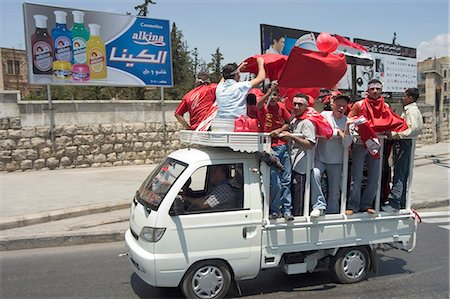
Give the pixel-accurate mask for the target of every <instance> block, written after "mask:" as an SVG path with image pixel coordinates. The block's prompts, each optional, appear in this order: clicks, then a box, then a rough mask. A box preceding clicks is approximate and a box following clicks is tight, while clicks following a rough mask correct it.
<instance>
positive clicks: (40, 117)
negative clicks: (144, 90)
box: [18, 100, 179, 127]
mask: <svg viewBox="0 0 450 299" xmlns="http://www.w3.org/2000/svg"><path fill="white" fill-rule="evenodd" d="M52 105H53V109H54V116H55V124H56V125H61V126H66V125H73V124H103V123H106V124H114V123H133V122H137V123H144V122H157V123H162V122H163V112H162V106H161V103H160V102H159V101H113V100H110V101H53V103H52ZM178 105H179V102H178V101H168V102H165V105H164V110H165V113H164V115H165V120H166V122H175V121H176V119H175V117H174V116H173V112H174V111H175V109H176V108H177V107H178ZM18 106H19V109H20V116H21V121H22V126H25V127H31V126H49V125H50V111H49V110H48V108H49V104H48V102H43V101H19V102H18Z"/></svg>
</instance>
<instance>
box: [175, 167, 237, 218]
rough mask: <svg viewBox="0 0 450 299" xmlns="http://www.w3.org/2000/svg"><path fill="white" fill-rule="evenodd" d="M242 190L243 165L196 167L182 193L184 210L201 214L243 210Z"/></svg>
mask: <svg viewBox="0 0 450 299" xmlns="http://www.w3.org/2000/svg"><path fill="white" fill-rule="evenodd" d="M243 190H244V179H243V164H242V163H235V164H219V165H209V166H204V167H201V168H199V169H197V170H196V171H195V172H194V173H193V174H192V176H191V177H190V178H189V180H188V181H187V182H186V184H185V185H184V187H183V189H182V190H180V194H181V196H182V199H183V201H184V203H185V210H186V211H187V212H188V213H189V212H196V213H198V212H211V211H229V210H237V209H242V208H243V203H244V191H243Z"/></svg>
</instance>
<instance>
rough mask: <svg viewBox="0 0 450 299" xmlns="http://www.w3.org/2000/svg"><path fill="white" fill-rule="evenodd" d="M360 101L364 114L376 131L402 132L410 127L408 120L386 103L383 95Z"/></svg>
mask: <svg viewBox="0 0 450 299" xmlns="http://www.w3.org/2000/svg"><path fill="white" fill-rule="evenodd" d="M359 103H360V108H361V112H362V115H364V116H365V118H366V119H367V124H368V125H369V126H370V127H371V128H372V129H373V130H374V131H375V132H386V131H394V132H401V131H404V130H406V129H407V128H408V125H407V124H406V121H405V120H404V119H403V118H401V117H400V116H399V115H398V114H396V113H395V112H394V111H392V110H391V109H390V108H389V107H388V106H387V105H386V103H385V102H384V98H383V97H380V98H378V99H377V100H374V99H368V98H365V99H363V100H361V101H359Z"/></svg>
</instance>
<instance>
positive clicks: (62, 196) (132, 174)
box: [0, 141, 450, 251]
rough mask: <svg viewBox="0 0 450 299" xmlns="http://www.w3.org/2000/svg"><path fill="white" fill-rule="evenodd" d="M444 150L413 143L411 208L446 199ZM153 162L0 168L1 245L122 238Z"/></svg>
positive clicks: (444, 145) (445, 145)
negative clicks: (3, 170)
mask: <svg viewBox="0 0 450 299" xmlns="http://www.w3.org/2000/svg"><path fill="white" fill-rule="evenodd" d="M449 153H450V143H449V141H444V142H440V143H437V144H433V145H426V146H422V147H418V148H417V149H416V156H415V165H416V167H415V171H414V177H413V188H412V198H413V202H412V205H413V207H414V208H426V207H440V206H448V205H449V199H450V198H449V189H448V185H449V168H448V167H445V165H446V164H448V163H450V159H449V158H450V157H449ZM155 166H156V165H133V166H119V167H111V168H85V169H64V170H51V171H50V170H49V171H29V172H14V173H0V190H1V193H0V195H1V200H0V216H1V220H0V251H1V250H14V249H23V248H37V247H51V246H66V245H75V244H87V243H99V242H112V241H121V240H123V233H124V231H125V230H126V229H127V228H128V217H129V207H130V203H131V199H132V196H133V195H134V193H135V192H136V189H137V188H139V186H140V184H141V183H142V182H143V181H144V179H145V178H146V177H147V176H148V175H149V174H150V172H151V171H152V170H153V168H154V167H155ZM443 166H444V167H443Z"/></svg>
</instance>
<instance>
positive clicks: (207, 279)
mask: <svg viewBox="0 0 450 299" xmlns="http://www.w3.org/2000/svg"><path fill="white" fill-rule="evenodd" d="M230 284H231V274H230V270H229V269H228V267H227V266H226V265H225V264H224V263H223V262H220V261H202V262H199V263H197V264H195V265H193V266H192V267H191V268H190V269H189V271H188V272H187V274H186V275H185V277H184V278H183V281H182V283H181V289H182V291H183V294H184V296H185V297H186V298H201V299H210V298H214V299H216V298H223V297H224V296H225V295H226V294H227V292H228V289H229V288H230Z"/></svg>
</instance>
